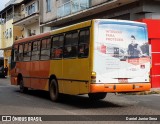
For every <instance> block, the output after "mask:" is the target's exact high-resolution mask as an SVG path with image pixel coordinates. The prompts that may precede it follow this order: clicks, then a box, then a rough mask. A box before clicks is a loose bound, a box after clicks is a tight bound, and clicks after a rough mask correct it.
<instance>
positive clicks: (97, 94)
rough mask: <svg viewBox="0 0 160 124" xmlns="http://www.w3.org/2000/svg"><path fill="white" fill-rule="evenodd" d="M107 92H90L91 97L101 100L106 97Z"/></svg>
mask: <svg viewBox="0 0 160 124" xmlns="http://www.w3.org/2000/svg"><path fill="white" fill-rule="evenodd" d="M106 95H107V93H89V94H88V96H89V99H91V100H100V99H104V98H105V97H106Z"/></svg>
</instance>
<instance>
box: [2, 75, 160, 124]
mask: <svg viewBox="0 0 160 124" xmlns="http://www.w3.org/2000/svg"><path fill="white" fill-rule="evenodd" d="M159 103H160V95H159V94H151V95H125V94H117V95H115V94H112V93H110V94H107V97H106V98H105V99H104V100H100V101H90V100H89V99H88V96H87V95H80V96H70V95H65V96H64V97H63V99H62V100H61V101H60V102H58V103H55V102H52V101H51V100H50V99H49V94H48V92H45V91H39V90H29V91H28V92H27V93H20V92H19V87H18V86H13V85H10V80H9V78H0V115H23V116H25V115H28V116H29V115H66V116H68V115H71V116H72V115H84V116H83V118H84V117H85V118H86V117H88V118H89V120H91V121H89V122H88V123H97V124H99V123H105V124H106V122H103V121H98V120H97V121H96V120H95V118H90V117H89V116H90V115H128V116H129V115H133V116H134V115H143V116H147V115H160V104H159ZM88 115H89V116H88ZM93 117H94V116H93ZM83 118H81V119H82V120H83ZM113 118H114V116H113ZM92 119H93V120H94V121H92ZM84 120H86V119H84ZM53 122H55V121H53ZM0 123H1V122H0ZM47 123H52V122H47ZM58 123H61V122H60V121H58ZM62 123H63V122H62ZM65 123H69V124H72V123H83V121H78V122H76V121H71V122H70V121H65ZM107 123H129V122H126V121H125V122H112V121H109V122H107ZM130 123H139V121H132V122H130ZM141 123H142V122H141ZM144 123H145V124H146V123H158V122H157V121H147V122H146V121H145V122H144ZM16 124H17V123H16Z"/></svg>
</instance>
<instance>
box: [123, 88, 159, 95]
mask: <svg viewBox="0 0 160 124" xmlns="http://www.w3.org/2000/svg"><path fill="white" fill-rule="evenodd" d="M149 94H160V88H151V90H150V91H143V92H135V93H126V95H149Z"/></svg>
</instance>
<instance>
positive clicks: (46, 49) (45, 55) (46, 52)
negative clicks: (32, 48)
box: [40, 38, 51, 60]
mask: <svg viewBox="0 0 160 124" xmlns="http://www.w3.org/2000/svg"><path fill="white" fill-rule="evenodd" d="M50 46H51V39H50V38H46V39H43V40H42V41H41V56H40V59H41V60H49V59H50Z"/></svg>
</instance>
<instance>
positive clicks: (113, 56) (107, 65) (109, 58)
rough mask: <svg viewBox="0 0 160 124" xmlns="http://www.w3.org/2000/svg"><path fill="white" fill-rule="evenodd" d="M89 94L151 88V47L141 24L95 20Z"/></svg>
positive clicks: (144, 28)
mask: <svg viewBox="0 0 160 124" xmlns="http://www.w3.org/2000/svg"><path fill="white" fill-rule="evenodd" d="M93 22H94V23H93V25H94V26H93V28H94V43H93V46H94V48H93V69H92V76H91V78H92V80H91V86H90V94H94V93H107V92H112V93H114V92H138V91H148V90H150V87H151V85H150V78H149V76H150V62H151V60H150V58H151V56H150V55H151V54H150V50H149V48H150V47H149V43H148V36H147V28H146V25H145V24H143V23H137V22H132V21H120V20H105V19H104V20H94V21H93Z"/></svg>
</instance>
